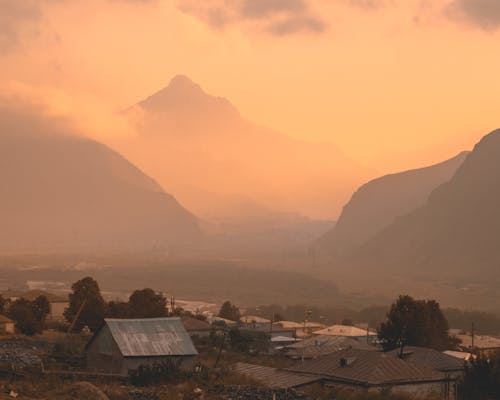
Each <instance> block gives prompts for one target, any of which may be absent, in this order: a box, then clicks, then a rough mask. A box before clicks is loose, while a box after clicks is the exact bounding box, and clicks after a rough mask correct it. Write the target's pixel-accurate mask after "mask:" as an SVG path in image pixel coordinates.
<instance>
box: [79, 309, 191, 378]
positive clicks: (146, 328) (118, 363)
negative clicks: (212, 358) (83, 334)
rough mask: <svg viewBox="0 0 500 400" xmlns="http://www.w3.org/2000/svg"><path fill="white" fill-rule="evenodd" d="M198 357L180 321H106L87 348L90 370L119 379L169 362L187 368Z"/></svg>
mask: <svg viewBox="0 0 500 400" xmlns="http://www.w3.org/2000/svg"><path fill="white" fill-rule="evenodd" d="M197 354H198V352H197V351H196V349H195V347H194V345H193V342H192V340H191V338H190V336H189V334H188V333H187V331H186V329H185V328H184V325H183V323H182V321H181V319H180V318H145V319H105V320H104V324H103V326H102V327H101V328H100V329H99V330H98V331H97V332H96V333H95V334H94V336H93V337H92V339H91V340H90V341H89V343H88V344H87V346H86V358H87V368H88V369H91V370H95V371H100V372H107V373H114V374H120V375H126V374H127V373H128V371H130V370H135V369H137V368H138V367H139V365H145V364H153V363H155V362H162V361H166V360H176V361H178V362H179V363H181V364H182V366H183V367H188V366H190V365H192V364H193V363H194V358H195V357H196V355H197Z"/></svg>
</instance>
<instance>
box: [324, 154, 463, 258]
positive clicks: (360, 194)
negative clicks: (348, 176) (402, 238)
mask: <svg viewBox="0 0 500 400" xmlns="http://www.w3.org/2000/svg"><path fill="white" fill-rule="evenodd" d="M467 154H468V153H467V152H463V153H460V154H459V155H457V156H456V157H453V158H452V159H450V160H447V161H444V162H442V163H439V164H436V165H432V166H430V167H426V168H420V169H413V170H409V171H405V172H400V173H395V174H391V175H386V176H382V177H380V178H377V179H374V180H372V181H370V182H368V183H366V184H364V185H363V186H361V187H360V188H359V189H358V190H357V191H356V192H355V193H354V195H353V196H352V198H351V200H350V201H349V202H348V203H347V204H346V205H345V206H344V209H343V211H342V214H341V215H340V218H339V219H338V221H337V223H336V225H335V227H334V228H333V229H332V230H331V231H329V232H328V233H327V234H326V235H324V236H323V237H322V238H321V239H320V240H319V241H318V246H319V247H320V249H321V250H322V251H324V252H326V253H330V254H335V255H337V256H342V255H345V254H347V253H349V252H351V251H353V250H355V249H356V248H358V247H359V246H361V245H362V244H363V243H365V242H366V241H367V240H369V239H370V238H372V237H373V236H375V234H376V233H378V232H380V231H381V230H383V229H384V228H385V227H387V226H389V225H390V224H391V223H392V222H394V221H395V220H396V218H398V217H400V216H403V215H405V214H408V213H410V212H411V211H414V210H416V209H417V208H419V207H420V206H422V205H424V204H425V203H426V201H427V199H428V197H429V195H430V194H431V192H432V191H433V190H434V189H436V188H437V187H438V186H439V185H441V184H443V183H445V182H447V181H449V180H450V179H451V178H452V177H453V175H454V174H455V172H456V171H457V169H458V168H459V167H460V165H462V163H463V162H464V160H465V158H466V157H467Z"/></svg>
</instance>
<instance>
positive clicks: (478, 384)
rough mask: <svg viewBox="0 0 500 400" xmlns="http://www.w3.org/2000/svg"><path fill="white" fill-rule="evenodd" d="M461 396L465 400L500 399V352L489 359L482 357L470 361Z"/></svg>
mask: <svg viewBox="0 0 500 400" xmlns="http://www.w3.org/2000/svg"><path fill="white" fill-rule="evenodd" d="M460 394H461V395H462V398H463V399H465V400H489V399H499V398H500V353H499V352H496V353H493V354H490V355H489V356H488V357H486V356H484V355H480V356H479V357H477V358H475V359H472V360H471V361H470V365H469V366H468V367H467V369H466V370H465V375H464V377H463V380H462V382H461V385H460Z"/></svg>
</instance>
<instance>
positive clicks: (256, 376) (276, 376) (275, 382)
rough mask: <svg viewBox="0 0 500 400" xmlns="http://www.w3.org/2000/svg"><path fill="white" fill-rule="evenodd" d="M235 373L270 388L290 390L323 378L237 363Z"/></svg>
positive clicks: (234, 366) (234, 367)
mask: <svg viewBox="0 0 500 400" xmlns="http://www.w3.org/2000/svg"><path fill="white" fill-rule="evenodd" d="M233 371H234V372H236V373H238V374H241V375H245V376H248V377H249V378H251V379H253V380H255V381H257V382H259V383H261V384H263V385H265V386H268V387H270V388H279V389H290V388H295V387H299V386H303V385H307V384H310V383H314V382H317V381H320V380H321V379H322V378H321V377H318V376H311V375H305V374H300V373H296V372H290V371H284V370H279V369H276V368H271V367H265V366H262V365H254V364H246V363H236V364H235V365H233Z"/></svg>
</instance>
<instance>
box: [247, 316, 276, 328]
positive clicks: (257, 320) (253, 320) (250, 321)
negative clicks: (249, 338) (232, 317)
mask: <svg viewBox="0 0 500 400" xmlns="http://www.w3.org/2000/svg"><path fill="white" fill-rule="evenodd" d="M240 322H241V323H242V324H244V325H251V326H253V327H258V326H263V325H267V326H269V325H270V324H271V320H270V319H267V318H262V317H259V316H257V315H244V316H243V317H241V318H240Z"/></svg>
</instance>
